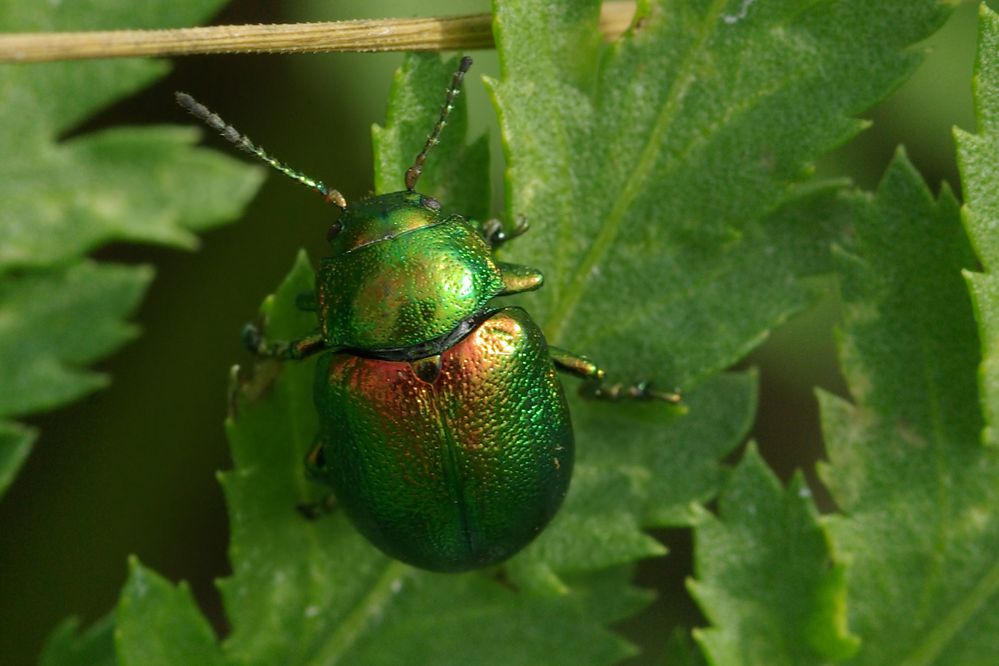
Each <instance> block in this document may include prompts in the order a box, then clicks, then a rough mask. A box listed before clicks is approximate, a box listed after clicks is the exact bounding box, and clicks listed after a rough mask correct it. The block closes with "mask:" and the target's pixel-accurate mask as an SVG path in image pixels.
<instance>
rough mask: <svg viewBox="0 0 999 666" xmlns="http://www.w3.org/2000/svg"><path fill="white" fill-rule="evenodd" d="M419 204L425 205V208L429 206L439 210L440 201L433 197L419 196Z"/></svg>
mask: <svg viewBox="0 0 999 666" xmlns="http://www.w3.org/2000/svg"><path fill="white" fill-rule="evenodd" d="M420 204H421V205H423V206H426V207H427V208H429V209H431V210H440V209H441V202H440V201H438V200H437V199H434V198H433V197H425V196H421V197H420Z"/></svg>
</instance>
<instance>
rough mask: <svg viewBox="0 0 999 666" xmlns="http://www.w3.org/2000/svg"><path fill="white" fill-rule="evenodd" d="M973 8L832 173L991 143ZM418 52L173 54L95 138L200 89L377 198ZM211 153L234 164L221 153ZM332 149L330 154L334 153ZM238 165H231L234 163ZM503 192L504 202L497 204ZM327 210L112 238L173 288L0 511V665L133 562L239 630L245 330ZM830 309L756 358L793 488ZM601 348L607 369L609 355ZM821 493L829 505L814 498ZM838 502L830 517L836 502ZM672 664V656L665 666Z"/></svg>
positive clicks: (940, 161)
mask: <svg viewBox="0 0 999 666" xmlns="http://www.w3.org/2000/svg"><path fill="white" fill-rule="evenodd" d="M488 9H489V3H488V2H486V1H484V0H478V1H473V0H462V1H451V2H444V1H439V0H421V1H420V2H415V1H413V0H377V1H376V0H366V1H361V0H349V1H348V0H340V1H339V2H335V3H330V2H320V1H319V0H314V1H311V2H274V1H272V0H239V1H237V2H233V3H232V4H231V5H230V6H229V7H228V8H227V9H225V10H224V11H223V12H222V13H221V14H220V15H219V16H218V17H217V18H216V20H215V21H214V22H215V23H228V24H232V23H278V22H295V21H315V20H336V19H346V18H365V17H389V16H400V17H401V16H417V15H420V16H431V15H444V14H460V13H471V12H478V11H487V10H488ZM975 23H976V5H974V4H963V5H961V6H959V7H958V8H957V10H956V12H955V14H954V16H953V18H952V19H951V20H950V22H949V23H948V24H947V26H945V27H944V29H943V30H942V31H941V32H939V33H938V34H937V35H936V36H935V37H934V38H932V39H931V40H930V41H929V43H928V44H927V46H928V48H930V49H931V52H930V53H929V56H928V58H927V60H926V62H925V63H924V65H923V66H922V68H921V69H920V70H919V71H918V72H917V74H916V75H915V76H914V77H913V78H912V79H911V80H910V81H909V82H908V83H907V84H905V85H904V86H903V87H902V88H900V89H899V90H898V91H897V92H896V93H895V94H894V95H893V96H892V97H891V98H890V99H888V100H887V101H886V102H885V103H884V104H882V105H881V106H879V107H878V108H876V109H874V110H873V111H872V112H870V113H869V114H867V115H866V117H868V118H869V119H870V120H872V121H873V123H874V126H873V127H872V128H871V129H869V130H868V131H866V132H865V133H863V134H862V135H861V136H860V137H859V138H857V139H856V140H855V141H853V142H852V143H850V144H849V145H847V146H844V147H842V148H841V149H839V150H838V151H837V152H836V153H834V154H833V155H830V156H828V157H826V158H825V159H823V161H822V162H821V163H820V164H819V166H818V170H819V173H820V175H823V176H834V175H846V176H850V177H851V178H853V180H854V181H855V182H856V183H857V184H859V185H860V186H862V187H864V188H872V187H874V186H875V185H876V184H877V181H878V179H879V177H880V174H881V172H882V171H883V169H884V167H885V166H886V165H887V163H888V161H889V160H890V158H891V156H892V154H893V152H894V151H895V148H896V146H897V145H899V144H904V145H905V146H906V148H907V150H908V152H909V155H910V157H911V158H912V160H913V162H914V163H915V164H916V166H917V167H918V168H919V169H920V170H921V171H922V173H923V174H924V176H925V178H926V179H927V181H928V182H929V183H930V184H931V186H932V187H933V188H934V189H936V188H937V187H938V185H939V183H941V182H942V181H946V182H947V183H949V184H950V185H951V187H953V188H954V189H956V190H958V191H959V189H960V188H959V185H958V179H957V171H956V168H955V165H954V146H953V141H952V138H951V127H952V126H954V125H957V126H959V127H962V128H964V129H968V130H971V129H974V121H973V115H972V106H971V90H970V77H971V72H972V63H973V58H974V48H975ZM473 55H475V56H476V66H475V69H474V70H473V75H472V76H470V78H469V83H468V84H467V85H466V87H467V89H468V95H469V99H470V103H471V123H470V124H471V128H472V132H473V133H475V134H478V133H481V132H482V131H489V132H490V133H491V138H492V142H493V148H494V151H493V154H494V162H495V174H496V179H495V186H494V192H501V188H500V187H499V178H500V168H501V165H500V162H499V157H500V152H499V139H498V131H497V127H496V122H495V119H494V117H493V114H492V109H491V107H490V105H489V102H488V99H487V97H486V95H485V92H484V90H483V88H482V86H481V84H479V83H478V79H479V76H482V75H490V76H497V75H498V65H497V59H496V56H495V54H494V53H491V52H482V53H476V54H473ZM401 58H402V56H401V55H400V54H332V55H296V56H274V55H262V56H207V57H204V56H199V57H190V58H183V59H179V60H177V61H176V65H175V69H174V72H173V73H172V74H171V75H170V76H169V77H168V78H167V79H165V80H164V81H162V82H161V83H160V84H158V85H156V86H155V87H153V88H151V89H149V90H147V91H145V92H143V93H142V94H141V95H139V96H137V97H135V98H132V99H129V100H127V101H125V102H123V103H121V104H119V105H117V106H115V107H114V108H111V109H109V110H107V112H105V113H104V114H102V115H101V116H100V117H97V118H94V119H93V120H92V121H91V122H90V123H88V124H87V125H86V126H84V127H82V128H80V129H79V131H80V132H86V131H90V130H93V129H97V128H100V127H105V126H108V125H113V124H119V123H138V124H154V123H184V124H187V123H191V122H193V121H192V120H191V119H190V117H188V116H187V115H186V114H185V113H184V112H182V111H181V110H180V109H179V108H177V107H176V106H175V105H174V104H173V99H172V91H174V90H185V91H188V92H190V93H192V94H194V95H195V96H196V97H198V98H199V99H201V100H202V101H203V102H205V103H206V104H207V105H208V106H210V107H211V108H212V109H213V110H215V111H217V112H218V113H219V114H220V115H222V117H224V118H226V119H227V120H229V121H230V122H232V123H233V124H234V125H236V127H237V128H239V129H240V130H242V131H243V132H245V133H247V134H248V135H249V136H251V137H252V138H253V139H255V140H256V141H257V142H258V143H259V144H261V145H263V146H265V147H266V148H267V149H269V150H270V151H271V152H273V153H274V154H276V155H277V156H278V157H279V158H281V159H283V160H285V161H287V162H288V163H290V164H292V165H293V166H295V167H296V168H298V169H300V170H302V171H304V172H306V173H308V174H310V175H313V176H315V177H318V178H321V179H323V180H324V181H325V182H327V183H329V184H331V185H333V186H335V187H337V188H339V189H340V190H341V191H343V192H344V194H345V195H346V196H347V198H348V200H351V199H355V198H357V197H358V196H361V195H363V194H365V193H367V192H368V191H369V190H370V189H371V187H372V175H371V173H372V161H371V148H370V127H371V124H372V123H374V122H379V123H381V122H383V121H384V106H385V100H386V98H387V95H388V91H389V87H390V85H391V82H392V72H393V70H394V69H395V67H396V66H398V64H399V63H400V62H401ZM206 141H207V142H208V143H209V144H210V145H213V146H215V147H217V148H219V149H220V150H225V151H228V150H229V149H228V147H227V146H225V145H224V144H223V142H222V141H221V140H220V139H217V138H214V137H210V138H206ZM317 146H321V147H322V149H321V150H318V151H317V150H316V147H317ZM229 152H230V153H231V152H232V151H229ZM495 199H497V197H496V195H494V210H496V211H499V210H500V206H499V202H498V201H495ZM330 215H331V212H330V208H329V207H328V206H327V205H326V204H323V203H322V202H321V201H320V200H319V198H318V197H314V196H310V195H309V194H308V193H307V192H306V191H305V190H304V189H303V188H301V186H299V185H297V184H295V183H293V182H291V181H290V180H287V179H284V178H281V177H277V176H275V177H271V178H269V179H268V180H267V182H266V183H265V184H264V186H263V188H262V190H261V191H260V193H259V196H258V197H257V198H256V200H255V201H254V202H253V204H252V206H251V208H250V210H249V211H248V213H247V215H246V216H245V218H244V219H243V220H241V221H240V222H239V223H237V224H233V225H231V226H229V227H227V228H225V229H222V230H219V231H215V232H212V233H210V234H208V235H206V236H205V237H204V239H203V240H204V243H203V246H202V248H201V249H200V251H198V252H196V253H191V254H185V253H180V252H176V251H168V250H161V249H156V248H148V247H134V246H124V245H122V246H115V247H112V248H109V249H106V250H102V251H101V252H99V253H98V256H99V257H101V258H106V259H112V260H115V261H125V262H142V263H151V264H154V265H155V266H156V270H157V276H156V280H155V282H154V283H153V286H152V288H151V289H150V292H149V294H148V297H147V299H146V300H145V302H144V303H143V305H142V307H141V309H140V311H139V312H138V315H137V317H136V319H137V321H138V322H139V324H140V325H141V327H142V330H143V335H142V337H141V338H139V339H138V340H137V341H135V342H134V343H132V344H130V345H129V346H127V347H126V348H125V349H124V350H122V351H121V352H120V353H118V354H117V355H115V356H114V357H113V358H111V359H109V360H108V361H106V362H105V363H103V364H101V366H100V369H101V370H103V371H105V372H107V373H109V374H110V375H111V376H112V377H113V384H112V386H111V388H110V389H108V390H106V391H103V392H100V393H97V394H95V395H92V396H90V397H88V398H87V399H85V400H82V401H80V402H78V403H76V404H74V405H72V406H70V407H68V408H66V409H62V410H59V411H57V412H55V413H52V414H48V415H45V416H43V417H39V418H35V419H31V422H32V423H33V424H34V425H36V426H38V427H40V428H41V432H42V435H41V438H40V440H39V442H38V444H37V445H36V447H35V450H34V453H33V454H32V456H31V457H30V458H29V460H28V463H27V465H26V466H25V468H24V470H23V471H22V473H21V475H20V476H19V478H18V479H17V480H16V481H15V483H14V485H13V487H12V488H11V490H10V491H9V492H8V494H7V496H6V497H5V498H4V499H3V500H2V501H0V526H2V528H0V534H2V537H0V662H2V663H4V664H22V663H24V664H28V663H34V662H35V660H36V657H37V654H38V651H39V649H40V647H41V644H42V641H43V639H44V637H45V635H46V634H47V633H48V631H49V630H50V629H51V628H52V627H53V626H54V625H55V624H56V623H57V622H58V621H59V620H61V619H62V618H64V617H66V616H68V615H71V614H75V615H78V616H80V617H81V618H82V619H83V620H84V622H85V623H89V622H91V621H93V620H94V619H96V618H98V617H100V616H102V615H103V614H104V613H106V612H107V611H108V610H109V609H110V608H112V606H113V605H114V603H115V601H116V598H117V594H118V590H119V589H120V587H121V585H122V583H123V581H124V579H125V573H126V571H125V558H126V556H127V555H129V554H130V553H135V554H138V556H139V557H140V558H141V560H142V561H143V562H144V563H145V564H147V565H149V566H151V567H153V568H154V569H156V570H157V571H159V572H161V573H162V574H164V575H165V576H167V577H168V578H170V579H173V580H179V579H186V580H188V581H190V583H191V586H192V588H193V590H194V592H195V594H196V595H197V597H198V599H199V601H200V603H201V604H202V607H203V608H204V609H205V610H206V612H207V613H208V614H209V616H210V617H211V618H212V620H213V622H215V624H216V626H217V627H218V628H219V629H220V630H222V631H224V629H225V620H224V618H223V615H222V612H221V607H220V601H219V597H218V595H217V593H216V591H215V589H214V586H213V583H212V581H213V580H214V579H215V578H218V577H221V576H225V575H226V574H227V573H228V565H227V562H226V544H227V526H226V515H225V508H224V505H223V501H222V494H221V492H220V490H219V487H218V485H217V483H216V482H215V478H214V474H215V471H216V470H218V469H223V468H227V467H229V466H230V463H229V459H228V453H227V448H226V442H225V439H224V437H223V432H222V419H223V417H224V414H225V396H226V382H227V375H228V368H229V366H230V365H231V364H233V363H236V362H240V363H245V362H247V361H249V358H248V355H247V354H246V353H245V352H243V351H242V349H241V347H240V345H239V340H238V333H239V329H240V327H241V325H242V324H243V322H244V321H246V320H247V319H249V318H250V317H252V316H253V314H254V313H255V312H256V308H257V306H258V304H259V302H260V300H261V298H262V297H263V296H264V295H265V294H267V293H268V292H269V291H270V290H271V289H272V288H273V287H274V286H275V285H276V284H277V282H278V281H279V280H280V279H281V277H282V276H283V275H284V273H285V272H286V271H287V269H288V268H289V267H290V265H291V262H292V259H293V257H294V255H295V252H296V250H297V249H298V248H299V247H301V246H304V247H306V248H307V249H308V250H309V252H310V254H311V256H312V257H317V256H319V255H320V254H321V253H322V251H323V247H324V245H325V243H324V233H325V229H326V225H327V224H328V220H329V218H330ZM836 312H837V306H836V302H835V299H834V298H833V297H829V298H827V299H826V300H824V301H823V302H822V303H820V304H819V305H818V306H817V307H815V308H813V309H812V310H810V311H809V312H806V313H802V314H801V315H799V316H797V317H796V318H794V319H793V320H792V321H791V322H789V323H788V324H787V325H785V326H784V327H782V328H781V329H780V330H779V331H776V332H775V334H774V335H773V336H772V337H771V339H770V340H769V341H768V342H767V343H766V344H765V345H764V346H763V347H761V348H760V349H759V350H757V351H756V352H755V353H754V354H753V355H752V356H751V358H749V359H747V361H746V362H745V363H743V364H742V365H743V366H748V365H752V366H757V367H759V368H760V371H761V405H760V413H759V415H758V419H757V423H756V426H755V429H754V433H753V437H754V438H756V439H757V440H758V441H759V443H760V445H761V447H762V450H763V453H764V455H765V456H766V458H767V459H768V461H770V463H771V464H772V465H773V466H774V468H775V469H776V470H777V471H778V472H779V473H780V474H781V476H782V477H784V478H787V477H788V476H789V475H790V474H791V473H792V472H793V470H795V469H797V468H803V469H806V471H807V473H808V474H809V480H810V481H811V482H813V486H814V485H815V484H814V482H815V477H814V474H813V473H812V472H811V467H812V465H813V463H814V461H815V460H816V459H817V458H819V457H820V456H821V450H822V449H821V437H820V434H819V432H818V425H817V408H816V405H815V400H814V397H813V387H815V386H821V387H823V388H825V389H827V390H832V391H834V392H837V393H840V394H845V387H844V385H843V382H842V380H841V378H840V377H839V375H838V373H837V370H836V362H835V358H834V351H835V350H834V344H833V333H832V326H833V324H834V322H835V319H836ZM592 353H593V354H594V355H597V350H593V351H592ZM816 490H817V491H818V495H819V498H820V501H823V499H822V498H823V495H822V493H821V489H820V488H816ZM826 508H828V507H826ZM658 536H660V537H661V538H662V539H663V540H664V541H665V542H666V543H667V545H668V546H669V547H670V548H671V550H672V551H673V552H672V554H671V555H670V556H669V557H668V558H666V559H660V560H653V561H649V562H646V563H643V565H642V567H641V568H640V570H639V574H638V580H639V582H640V583H641V584H642V585H647V586H651V587H657V588H659V589H660V590H661V597H660V600H659V601H658V602H657V603H656V604H655V605H654V606H653V607H651V608H650V609H649V610H648V611H646V612H645V613H643V614H642V615H640V616H639V617H637V618H634V619H633V620H631V621H629V622H627V623H625V624H624V625H622V626H621V627H620V630H621V631H622V632H623V633H625V634H626V635H628V636H629V637H630V638H632V639H633V640H635V641H637V642H639V643H640V644H642V645H643V646H646V647H648V648H649V651H648V654H647V655H646V657H645V658H643V659H636V660H635V661H634V663H653V661H654V659H653V658H654V656H655V654H656V651H657V648H658V647H659V646H661V645H662V644H663V643H664V642H665V639H666V636H667V634H668V627H669V625H672V624H674V623H677V622H680V623H684V624H696V623H698V622H700V621H701V620H700V618H699V615H698V613H697V610H696V608H695V607H694V606H693V604H692V603H691V602H690V600H689V599H688V598H687V595H686V592H685V591H684V589H683V579H684V577H685V576H686V575H687V574H688V573H689V571H690V568H691V564H690V559H691V554H690V537H689V533H687V531H685V530H676V531H669V532H663V533H661V534H659V535H658ZM657 663H661V662H657Z"/></svg>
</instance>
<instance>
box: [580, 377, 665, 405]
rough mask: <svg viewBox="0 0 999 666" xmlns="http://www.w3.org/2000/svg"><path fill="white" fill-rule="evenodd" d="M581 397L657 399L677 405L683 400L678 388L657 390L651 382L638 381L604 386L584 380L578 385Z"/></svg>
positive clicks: (595, 398) (594, 398)
mask: <svg viewBox="0 0 999 666" xmlns="http://www.w3.org/2000/svg"><path fill="white" fill-rule="evenodd" d="M579 392H580V394H582V395H583V397H586V398H590V399H592V400H610V401H618V400H658V401H661V402H668V403H670V404H672V405H678V404H680V403H681V402H683V396H681V395H680V391H679V389H674V390H672V391H659V390H657V389H655V388H653V387H652V382H638V383H636V384H630V385H626V384H611V385H610V386H604V385H603V384H602V383H600V382H599V381H593V382H584V383H583V385H582V386H580V387H579Z"/></svg>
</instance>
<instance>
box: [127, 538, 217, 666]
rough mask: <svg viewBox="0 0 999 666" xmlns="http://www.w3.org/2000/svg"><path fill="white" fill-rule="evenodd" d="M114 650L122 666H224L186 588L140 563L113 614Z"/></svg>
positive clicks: (132, 567)
mask: <svg viewBox="0 0 999 666" xmlns="http://www.w3.org/2000/svg"><path fill="white" fill-rule="evenodd" d="M114 638H115V647H116V650H117V656H118V663H119V664H121V666H133V665H134V666H159V665H161V664H162V666H176V665H177V664H184V665H185V666H216V665H219V664H222V663H223V660H222V654H221V651H220V650H219V649H218V645H217V644H216V642H215V632H214V631H212V628H211V626H209V624H208V621H207V620H206V619H205V618H204V616H203V615H201V612H200V611H199V610H198V607H197V604H195V603H194V597H192V596H191V590H190V589H188V587H187V584H186V583H181V584H180V585H177V586H174V585H172V584H171V583H169V582H167V581H166V580H164V579H163V578H160V577H159V576H157V575H156V574H155V573H153V572H151V571H149V570H148V569H146V568H145V567H143V566H142V565H141V564H139V561H138V559H136V558H134V557H133V558H132V559H131V561H130V562H129V576H128V582H127V583H125V587H124V589H123V590H122V592H121V598H120V599H119V600H118V609H117V611H116V613H115V632H114Z"/></svg>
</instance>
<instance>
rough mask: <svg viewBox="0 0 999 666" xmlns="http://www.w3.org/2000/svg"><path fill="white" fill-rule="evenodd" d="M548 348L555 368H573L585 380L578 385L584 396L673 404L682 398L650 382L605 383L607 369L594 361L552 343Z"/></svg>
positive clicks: (571, 370) (571, 371) (572, 371)
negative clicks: (658, 401)
mask: <svg viewBox="0 0 999 666" xmlns="http://www.w3.org/2000/svg"><path fill="white" fill-rule="evenodd" d="M548 351H549V353H550V354H551V357H552V361H553V362H554V363H555V367H556V368H558V369H559V370H564V371H566V372H570V373H572V374H574V375H576V376H577V377H580V378H582V379H583V380H584V381H583V385H582V386H580V387H579V393H580V395H582V396H583V397H585V398H590V399H593V400H621V399H631V400H662V401H663V402H671V403H673V404H677V403H679V402H680V401H681V400H682V398H681V397H680V393H679V392H678V391H658V390H655V389H654V388H652V383H651V382H637V383H635V384H630V385H628V384H612V385H610V386H604V385H603V381H604V371H603V370H602V369H600V368H599V367H598V366H597V365H596V364H595V363H593V361H591V360H589V359H588V358H586V357H585V356H579V355H578V354H573V353H572V352H569V351H566V350H564V349H559V348H558V347H551V346H549V347H548Z"/></svg>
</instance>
